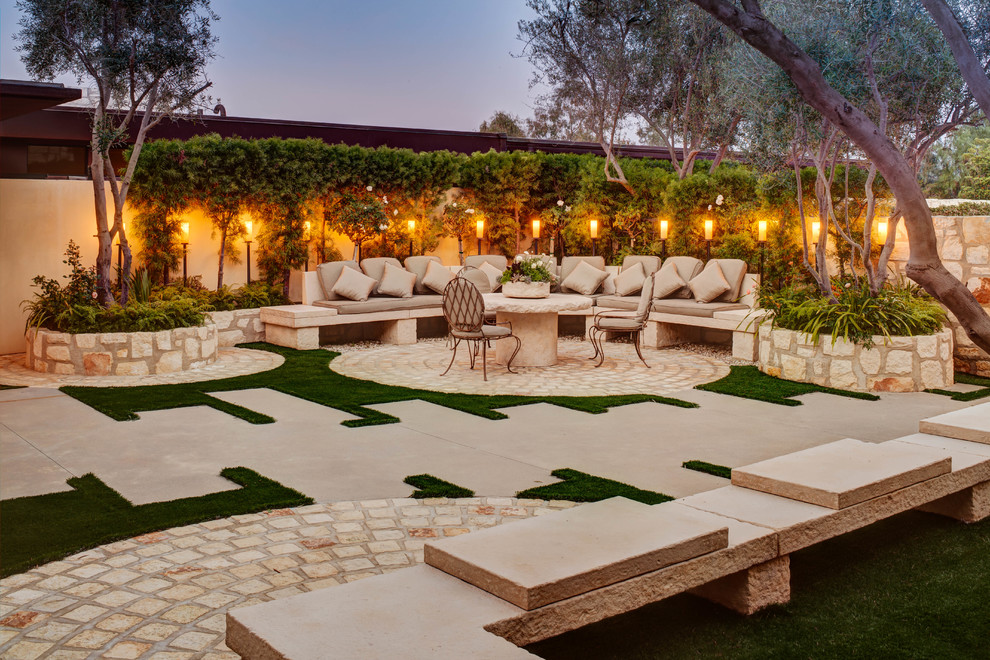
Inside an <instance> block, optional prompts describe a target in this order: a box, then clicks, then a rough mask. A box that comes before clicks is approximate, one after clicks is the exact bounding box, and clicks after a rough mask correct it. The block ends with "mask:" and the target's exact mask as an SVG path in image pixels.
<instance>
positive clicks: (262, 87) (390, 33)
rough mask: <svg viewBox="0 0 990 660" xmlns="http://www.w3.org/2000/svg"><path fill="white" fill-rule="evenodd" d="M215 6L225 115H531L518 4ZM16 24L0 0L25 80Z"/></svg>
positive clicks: (435, 123) (9, 60) (385, 118)
mask: <svg viewBox="0 0 990 660" xmlns="http://www.w3.org/2000/svg"><path fill="white" fill-rule="evenodd" d="M211 5H212V7H213V9H214V11H215V12H216V13H217V14H219V15H220V21H219V22H218V23H216V24H215V26H214V34H216V35H217V36H218V37H219V43H218V44H217V54H218V57H217V59H216V60H214V61H213V63H212V64H211V65H210V67H209V76H210V79H211V80H212V81H213V83H214V86H213V89H212V90H211V93H212V95H213V97H214V98H217V97H219V98H221V99H222V100H223V104H224V106H225V107H226V108H227V113H228V115H230V116H239V117H264V118H273V119H300V120H307V121H324V122H340V123H348V124H371V125H382V126H409V127H422V128H446V129H453V130H467V131H472V130H477V128H478V125H479V124H480V123H481V122H482V121H483V120H485V119H488V118H489V117H490V116H491V115H492V113H493V112H494V111H495V110H497V109H502V110H507V111H509V112H512V113H513V114H516V115H519V116H521V117H527V116H530V115H531V114H532V111H531V107H532V105H533V100H534V96H535V93H536V92H535V90H534V91H531V90H530V89H529V79H530V77H531V68H530V65H529V62H528V61H527V60H525V59H523V58H516V57H513V56H512V55H518V54H519V53H520V51H521V49H522V44H521V43H520V42H519V41H517V40H516V23H517V21H518V20H519V19H521V18H528V17H530V16H531V15H532V13H531V11H530V10H529V9H528V8H527V7H526V6H525V0H407V1H405V2H401V1H398V0H388V1H384V0H382V1H378V0H368V1H365V2H356V1H354V0H349V1H341V0H282V1H280V2H272V1H271V0H213V2H212V3H211ZM19 20H20V12H19V11H17V9H16V8H15V3H14V0H0V77H3V78H11V79H16V80H27V79H29V76H28V75H27V73H26V72H25V70H24V66H23V64H22V63H21V61H20V56H19V54H18V53H17V52H15V50H14V47H15V45H16V44H15V42H14V39H13V35H14V34H15V33H16V32H17V30H18V25H17V23H18V21H19ZM56 82H62V83H65V84H66V85H70V86H79V85H78V83H77V82H76V80H75V79H74V78H72V77H65V78H61V79H59V80H57V81H56ZM83 86H87V84H86V83H85V82H84V83H83Z"/></svg>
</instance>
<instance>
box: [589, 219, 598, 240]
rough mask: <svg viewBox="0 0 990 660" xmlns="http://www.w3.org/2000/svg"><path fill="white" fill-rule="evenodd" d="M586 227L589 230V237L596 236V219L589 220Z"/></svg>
mask: <svg viewBox="0 0 990 660" xmlns="http://www.w3.org/2000/svg"><path fill="white" fill-rule="evenodd" d="M588 228H589V230H590V231H591V237H592V238H598V221H597V220H591V221H590V223H589V227H588Z"/></svg>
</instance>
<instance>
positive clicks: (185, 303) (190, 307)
mask: <svg viewBox="0 0 990 660" xmlns="http://www.w3.org/2000/svg"><path fill="white" fill-rule="evenodd" d="M203 319H204V314H203V308H202V307H201V306H200V305H198V304H197V303H196V301H195V300H190V299H188V298H178V299H176V300H159V301H154V302H148V303H139V302H135V303H131V304H129V305H124V306H120V305H114V306H112V307H108V308H103V307H100V306H98V305H74V306H72V307H70V308H69V309H68V310H67V311H66V312H64V313H62V314H61V315H59V316H58V317H57V319H56V322H57V326H58V327H57V329H58V330H60V331H62V332H71V333H81V332H158V331H159V330H174V329H175V328H185V327H189V326H197V325H203Z"/></svg>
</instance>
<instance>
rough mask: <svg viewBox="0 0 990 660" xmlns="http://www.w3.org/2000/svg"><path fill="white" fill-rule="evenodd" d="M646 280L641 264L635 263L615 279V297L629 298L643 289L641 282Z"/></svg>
mask: <svg viewBox="0 0 990 660" xmlns="http://www.w3.org/2000/svg"><path fill="white" fill-rule="evenodd" d="M645 279H646V271H645V270H644V269H643V264H642V262H636V263H635V264H633V265H632V266H630V267H629V268H626V269H624V270H623V271H622V272H621V273H619V275H618V276H617V277H616V278H615V295H617V296H631V295H633V294H634V293H639V292H640V291H641V290H642V289H643V280H645Z"/></svg>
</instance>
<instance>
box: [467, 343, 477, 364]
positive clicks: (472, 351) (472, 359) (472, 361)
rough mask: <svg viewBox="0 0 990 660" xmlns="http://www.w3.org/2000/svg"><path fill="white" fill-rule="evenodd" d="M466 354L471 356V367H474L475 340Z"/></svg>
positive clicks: (475, 355) (475, 359)
mask: <svg viewBox="0 0 990 660" xmlns="http://www.w3.org/2000/svg"><path fill="white" fill-rule="evenodd" d="M468 354H469V355H470V356H471V368H472V369H474V363H475V361H477V359H478V342H477V341H474V343H473V344H472V345H471V346H470V348H469V349H468Z"/></svg>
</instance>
